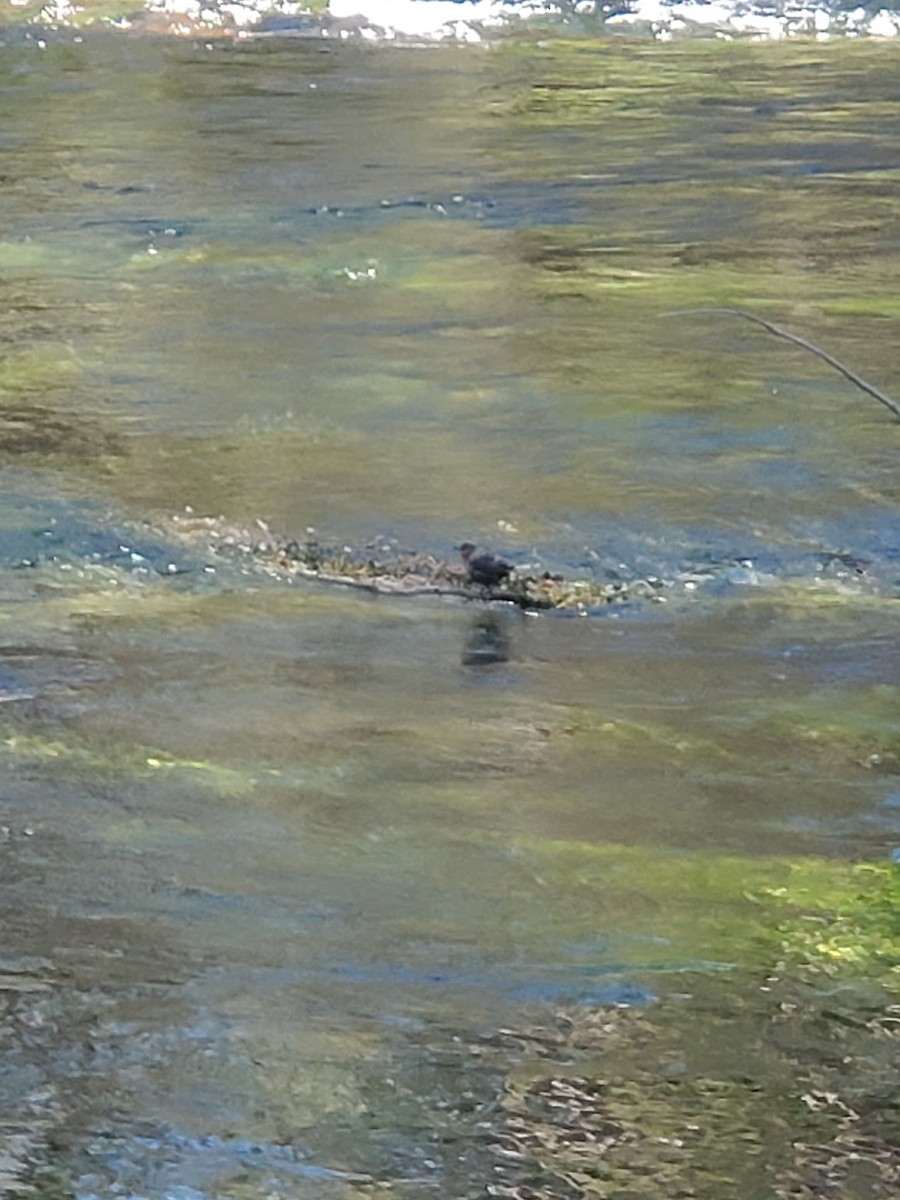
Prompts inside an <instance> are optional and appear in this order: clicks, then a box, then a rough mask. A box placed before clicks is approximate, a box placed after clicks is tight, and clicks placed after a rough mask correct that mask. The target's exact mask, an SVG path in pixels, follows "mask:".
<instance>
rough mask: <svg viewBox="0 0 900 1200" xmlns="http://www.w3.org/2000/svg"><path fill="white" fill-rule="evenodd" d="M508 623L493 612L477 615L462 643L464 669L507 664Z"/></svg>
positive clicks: (508, 644) (508, 646) (508, 647)
mask: <svg viewBox="0 0 900 1200" xmlns="http://www.w3.org/2000/svg"><path fill="white" fill-rule="evenodd" d="M509 656H510V638H509V622H508V620H505V619H504V618H503V617H502V616H501V615H499V614H498V613H495V612H483V613H479V614H478V616H477V617H476V618H475V619H474V621H473V622H472V624H471V625H470V626H469V630H468V633H467V634H466V640H465V642H464V643H463V651H462V664H463V666H464V667H490V666H494V665H495V664H496V663H505V662H509Z"/></svg>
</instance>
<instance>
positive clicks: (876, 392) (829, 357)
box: [660, 308, 900, 419]
mask: <svg viewBox="0 0 900 1200" xmlns="http://www.w3.org/2000/svg"><path fill="white" fill-rule="evenodd" d="M698 313H710V314H717V315H721V316H729V317H743V318H744V320H745V321H752V322H753V323H754V325H761V326H762V327H763V329H767V330H768V331H769V333H774V334H775V336H776V337H780V338H784V340H785V341H786V342H793V343H794V345H795V346H800V347H802V349H804V350H808V351H809V352H810V354H814V355H815V356H816V358H821V360H822V362H826V363H828V365H829V366H830V367H834V369H835V370H836V371H840V373H841V374H842V375H843V376H844V378H845V379H849V380H850V382H851V383H852V384H854V385H855V386H856V387H858V388H860V390H861V391H863V392H867V393H868V395H870V396H873V397H874V398H875V399H876V400H877V401H878V402H879V403H880V404H883V405H884V406H885V408H889V409H890V410H891V412H892V413H893V414H894V416H895V417H897V418H898V419H900V404H898V403H897V401H896V400H892V399H891V397H890V396H888V395H887V394H886V393H885V392H883V391H882V390H881V388H877V387H876V386H875V385H874V384H873V383H869V382H868V381H867V380H865V379H863V377H862V376H861V375H857V373H856V372H855V371H851V369H850V368H849V367H847V366H845V365H844V364H843V363H842V362H841V361H840V360H839V359H837V358H835V357H834V355H833V354H829V353H828V351H827V350H823V349H822V348H821V346H816V345H815V344H814V343H813V342H809V341H807V340H806V338H803V337H798V335H797V334H796V333H790V332H788V330H787V329H782V327H781V326H780V325H773V324H772V322H771V321H766V320H764V318H763V317H758V316H756V314H755V313H752V312H747V310H746V309H743V308H682V309H679V310H678V311H677V312H665V313H661V314H660V316H663V317H691V316H694V315H695V314H698Z"/></svg>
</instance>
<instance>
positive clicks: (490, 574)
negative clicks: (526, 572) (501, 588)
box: [457, 542, 512, 587]
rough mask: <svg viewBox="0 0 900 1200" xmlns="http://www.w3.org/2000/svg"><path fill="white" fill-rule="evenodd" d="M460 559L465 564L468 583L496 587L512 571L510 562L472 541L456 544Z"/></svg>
mask: <svg viewBox="0 0 900 1200" xmlns="http://www.w3.org/2000/svg"><path fill="white" fill-rule="evenodd" d="M457 549H458V550H459V552H460V554H461V555H462V560H463V562H464V563H465V565H466V578H467V580H468V582H469V583H477V584H480V585H481V587H496V586H497V584H498V583H502V582H503V581H504V579H506V578H508V576H509V573H510V572H511V571H512V563H508V562H507V561H506V559H505V558H501V557H500V555H499V554H494V552H493V550H485V548H484V547H483V546H476V545H475V543H474V542H463V543H462V545H461V546H458V547H457Z"/></svg>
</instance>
